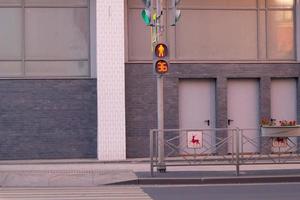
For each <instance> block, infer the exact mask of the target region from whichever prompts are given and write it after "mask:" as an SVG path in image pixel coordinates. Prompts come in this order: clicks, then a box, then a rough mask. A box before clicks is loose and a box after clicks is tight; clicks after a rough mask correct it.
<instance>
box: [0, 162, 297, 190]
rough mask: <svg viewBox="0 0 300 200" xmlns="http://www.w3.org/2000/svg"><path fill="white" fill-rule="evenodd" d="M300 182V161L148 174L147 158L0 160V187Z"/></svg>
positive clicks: (178, 169) (182, 168)
mask: <svg viewBox="0 0 300 200" xmlns="http://www.w3.org/2000/svg"><path fill="white" fill-rule="evenodd" d="M254 182H300V164H291V165H287V164H283V165H247V166H241V175H240V176H239V177H237V176H236V175H235V167H234V166H184V167H183V166H182V167H167V172H166V173H158V172H156V173H155V176H154V177H151V176H150V164H149V163H148V162H147V159H129V160H126V161H115V162H100V161H97V160H93V159H84V160H42V161H1V162H0V186H1V187H62V186H64V187H68V186H69V187H72V186H100V185H105V184H226V183H254Z"/></svg>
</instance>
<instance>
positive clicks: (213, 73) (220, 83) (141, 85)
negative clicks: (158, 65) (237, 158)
mask: <svg viewBox="0 0 300 200" xmlns="http://www.w3.org/2000/svg"><path fill="white" fill-rule="evenodd" d="M125 69H126V80H125V83H126V139H127V157H147V156H149V130H150V129H151V128H156V127H157V124H156V120H157V118H156V112H157V111H156V109H157V108H156V79H155V76H154V75H153V74H152V73H153V72H152V65H151V64H126V68H125ZM299 77H300V64H284V63H282V64H172V65H171V72H170V73H169V75H167V76H166V79H165V86H164V89H165V102H164V103H165V128H178V126H179V120H178V80H179V79H180V78H213V79H215V80H216V93H217V94H216V126H217V127H225V126H226V125H227V79H228V78H256V79H259V80H260V116H265V117H270V84H271V78H299ZM298 83H299V81H298ZM298 91H300V85H299V84H298ZM298 98H299V92H298ZM298 101H300V100H298ZM298 118H300V110H299V105H298ZM224 151H226V149H224Z"/></svg>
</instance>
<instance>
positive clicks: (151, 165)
mask: <svg viewBox="0 0 300 200" xmlns="http://www.w3.org/2000/svg"><path fill="white" fill-rule="evenodd" d="M153 137H154V131H153V130H150V171H151V176H153Z"/></svg>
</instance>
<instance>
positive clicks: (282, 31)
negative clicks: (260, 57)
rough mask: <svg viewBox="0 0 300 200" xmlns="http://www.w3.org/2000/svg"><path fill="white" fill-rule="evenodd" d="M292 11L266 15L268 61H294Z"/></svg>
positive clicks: (271, 12)
mask: <svg viewBox="0 0 300 200" xmlns="http://www.w3.org/2000/svg"><path fill="white" fill-rule="evenodd" d="M293 24H294V22H293V12H292V11H270V12H269V14H268V55H269V59H294V58H295V51H294V27H293Z"/></svg>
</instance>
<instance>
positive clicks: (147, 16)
mask: <svg viewBox="0 0 300 200" xmlns="http://www.w3.org/2000/svg"><path fill="white" fill-rule="evenodd" d="M142 1H143V3H144V5H145V9H143V10H142V12H141V16H142V19H143V21H144V23H145V24H146V25H147V26H150V25H151V24H152V23H151V13H152V5H151V0H142Z"/></svg>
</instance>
